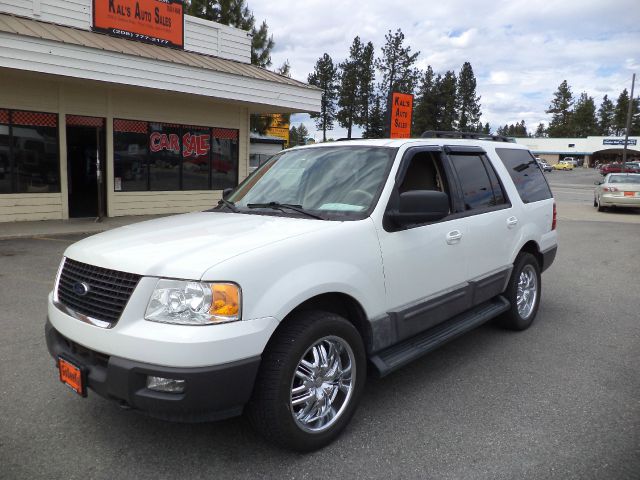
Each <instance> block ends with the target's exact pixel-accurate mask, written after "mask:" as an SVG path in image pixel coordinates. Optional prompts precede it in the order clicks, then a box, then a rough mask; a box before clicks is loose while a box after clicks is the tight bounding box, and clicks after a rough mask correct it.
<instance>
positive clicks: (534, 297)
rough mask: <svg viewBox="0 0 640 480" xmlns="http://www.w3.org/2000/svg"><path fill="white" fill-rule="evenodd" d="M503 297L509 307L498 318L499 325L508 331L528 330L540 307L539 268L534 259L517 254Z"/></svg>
mask: <svg viewBox="0 0 640 480" xmlns="http://www.w3.org/2000/svg"><path fill="white" fill-rule="evenodd" d="M504 295H505V296H506V298H507V300H509V303H510V304H511V307H510V308H509V310H507V311H506V312H505V313H503V314H502V315H501V316H500V317H499V324H500V325H501V326H502V327H504V328H508V329H509V330H526V329H527V328H529V327H530V326H531V324H532V323H533V320H534V319H535V317H536V314H537V313H538V307H539V306H540V295H541V283H540V266H539V265H538V261H537V260H536V257H534V256H533V255H531V254H530V253H526V252H521V253H520V254H518V256H517V257H516V261H515V262H514V263H513V271H512V272H511V278H510V279H509V285H508V287H507V290H506V291H505V293H504Z"/></svg>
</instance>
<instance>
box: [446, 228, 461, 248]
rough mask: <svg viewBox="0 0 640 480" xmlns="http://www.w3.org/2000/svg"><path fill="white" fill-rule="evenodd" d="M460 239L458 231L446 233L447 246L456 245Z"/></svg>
mask: <svg viewBox="0 0 640 480" xmlns="http://www.w3.org/2000/svg"><path fill="white" fill-rule="evenodd" d="M461 238H462V232H460V230H452V231H450V232H449V233H447V243H448V244H449V245H453V244H454V243H458V242H459V241H460V239H461Z"/></svg>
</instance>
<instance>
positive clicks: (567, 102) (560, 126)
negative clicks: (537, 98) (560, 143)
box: [546, 80, 573, 137]
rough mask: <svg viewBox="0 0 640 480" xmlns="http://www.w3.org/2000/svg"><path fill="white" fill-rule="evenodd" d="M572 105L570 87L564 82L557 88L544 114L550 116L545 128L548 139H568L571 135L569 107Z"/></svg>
mask: <svg viewBox="0 0 640 480" xmlns="http://www.w3.org/2000/svg"><path fill="white" fill-rule="evenodd" d="M572 105H573V95H572V94H571V87H569V84H568V83H567V81H566V80H563V81H562V83H561V84H560V85H559V86H558V90H557V91H556V93H555V94H554V97H553V100H551V104H550V105H549V109H548V110H547V111H546V113H550V114H551V115H552V117H551V121H550V122H549V128H547V134H548V135H549V137H569V136H570V135H571V107H572Z"/></svg>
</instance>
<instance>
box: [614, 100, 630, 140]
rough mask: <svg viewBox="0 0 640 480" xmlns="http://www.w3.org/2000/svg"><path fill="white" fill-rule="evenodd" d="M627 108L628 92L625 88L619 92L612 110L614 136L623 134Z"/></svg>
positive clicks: (625, 125)
mask: <svg viewBox="0 0 640 480" xmlns="http://www.w3.org/2000/svg"><path fill="white" fill-rule="evenodd" d="M628 110H629V92H627V89H626V88H625V89H624V90H622V93H620V96H619V97H618V101H617V102H616V108H615V110H614V111H613V125H612V126H613V134H614V135H615V136H616V137H619V136H621V135H624V131H625V129H626V128H627V113H628V112H627V111H628Z"/></svg>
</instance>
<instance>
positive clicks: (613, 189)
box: [602, 187, 618, 192]
mask: <svg viewBox="0 0 640 480" xmlns="http://www.w3.org/2000/svg"><path fill="white" fill-rule="evenodd" d="M602 190H604V191H605V192H617V191H618V189H617V188H616V187H602Z"/></svg>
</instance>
